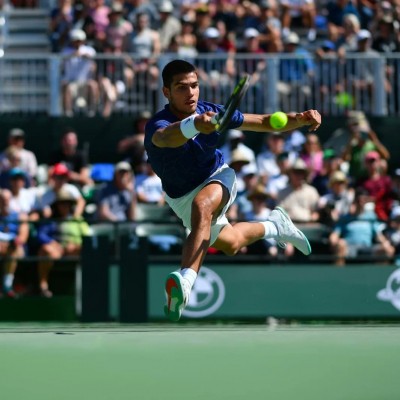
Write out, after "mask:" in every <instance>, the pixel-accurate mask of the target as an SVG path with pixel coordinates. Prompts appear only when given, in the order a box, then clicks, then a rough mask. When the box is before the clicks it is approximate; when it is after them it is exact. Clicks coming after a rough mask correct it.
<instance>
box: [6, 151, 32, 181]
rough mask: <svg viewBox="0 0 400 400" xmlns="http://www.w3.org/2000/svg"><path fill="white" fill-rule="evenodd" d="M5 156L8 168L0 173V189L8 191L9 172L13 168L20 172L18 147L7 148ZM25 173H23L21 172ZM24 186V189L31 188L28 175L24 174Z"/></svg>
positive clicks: (20, 158) (20, 159)
mask: <svg viewBox="0 0 400 400" xmlns="http://www.w3.org/2000/svg"><path fill="white" fill-rule="evenodd" d="M5 155H6V157H7V158H6V160H5V161H7V164H6V165H8V167H6V169H4V170H2V171H1V173H0V188H2V189H9V188H10V177H11V171H12V170H13V169H15V168H17V169H19V170H22V168H21V161H22V157H21V150H20V149H19V148H18V147H15V146H9V147H8V148H7V150H6V151H5ZM23 172H25V171H23ZM24 186H25V187H30V186H31V180H30V179H29V177H28V175H27V174H26V173H25V174H24Z"/></svg>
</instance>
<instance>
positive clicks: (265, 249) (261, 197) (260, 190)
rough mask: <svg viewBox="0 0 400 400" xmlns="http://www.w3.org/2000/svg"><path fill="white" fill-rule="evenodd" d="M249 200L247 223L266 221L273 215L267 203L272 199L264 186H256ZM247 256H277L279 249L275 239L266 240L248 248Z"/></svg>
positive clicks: (245, 215)
mask: <svg viewBox="0 0 400 400" xmlns="http://www.w3.org/2000/svg"><path fill="white" fill-rule="evenodd" d="M247 199H248V200H249V202H250V204H251V209H250V210H249V211H247V212H246V213H245V214H244V215H243V217H244V218H243V219H244V220H245V221H266V220H267V219H268V217H269V215H270V214H271V211H272V210H271V208H270V207H269V206H268V204H267V201H268V200H269V199H270V195H269V193H267V191H266V190H265V187H264V185H261V184H258V185H256V186H255V187H254V188H253V189H252V190H251V191H250V192H249V193H248V194H247ZM246 253H247V254H268V255H270V256H276V255H277V254H278V247H277V244H276V241H275V240H273V239H264V240H260V241H258V242H255V243H253V244H251V245H249V246H247V251H246Z"/></svg>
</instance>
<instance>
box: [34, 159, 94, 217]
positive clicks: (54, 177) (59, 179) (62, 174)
mask: <svg viewBox="0 0 400 400" xmlns="http://www.w3.org/2000/svg"><path fill="white" fill-rule="evenodd" d="M69 175H70V171H69V169H68V168H67V167H66V166H65V164H61V163H58V164H55V165H54V167H53V168H52V169H51V174H50V179H49V186H48V187H47V188H45V189H44V192H43V194H42V195H41V196H40V198H39V210H40V212H41V214H42V215H43V216H44V217H47V218H49V217H51V205H52V204H53V203H54V201H55V199H56V198H57V195H58V193H59V192H61V191H62V192H67V193H68V194H69V195H70V196H71V197H73V198H74V199H75V203H76V204H75V208H74V217H75V218H80V217H81V216H82V214H83V211H84V209H85V205H86V202H85V199H84V198H83V196H82V194H81V192H80V191H79V189H78V188H77V187H76V186H75V185H72V184H70V183H68V179H69Z"/></svg>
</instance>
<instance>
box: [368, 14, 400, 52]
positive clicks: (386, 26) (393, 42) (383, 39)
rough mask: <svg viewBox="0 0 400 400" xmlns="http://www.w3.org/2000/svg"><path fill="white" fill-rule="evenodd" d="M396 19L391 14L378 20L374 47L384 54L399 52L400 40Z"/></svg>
mask: <svg viewBox="0 0 400 400" xmlns="http://www.w3.org/2000/svg"><path fill="white" fill-rule="evenodd" d="M396 34H397V31H396V28H395V21H394V20H393V18H392V17H391V16H387V17H383V18H382V19H380V20H379V21H378V25H377V29H376V32H375V34H374V36H373V42H372V48H373V49H374V50H376V51H378V52H379V53H382V54H391V53H398V52H399V51H400V42H399V39H398V38H397V37H396Z"/></svg>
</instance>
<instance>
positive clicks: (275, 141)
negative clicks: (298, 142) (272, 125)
mask: <svg viewBox="0 0 400 400" xmlns="http://www.w3.org/2000/svg"><path fill="white" fill-rule="evenodd" d="M266 137H267V143H266V148H267V149H266V150H265V151H262V152H261V153H259V154H258V155H257V157H256V160H257V167H258V173H259V175H260V178H261V180H262V182H263V183H264V184H265V185H267V182H268V179H269V177H270V176H276V175H279V174H280V172H281V171H280V169H279V166H278V164H277V159H276V158H277V156H278V155H279V154H282V153H283V152H284V148H285V137H284V134H283V133H281V132H273V133H269V134H268V135H267V136H266ZM288 157H289V161H290V163H292V162H294V161H295V159H296V154H294V153H289V154H288Z"/></svg>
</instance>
